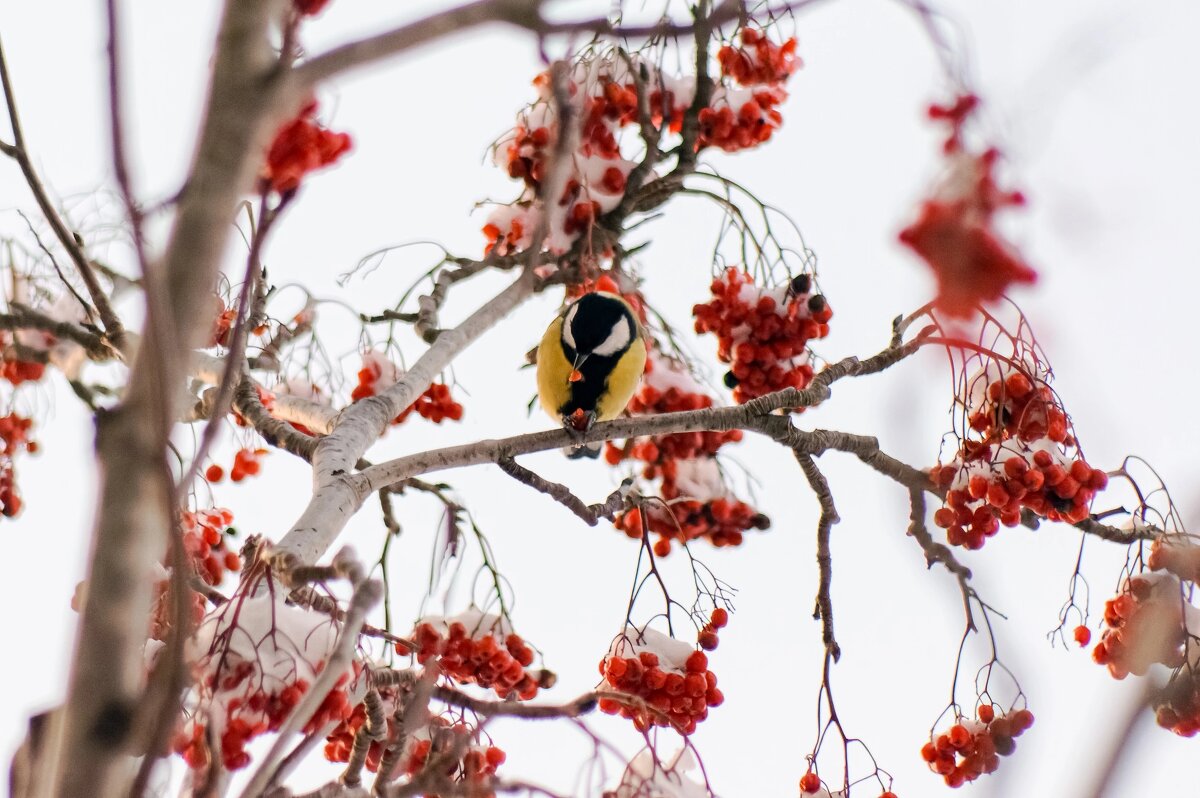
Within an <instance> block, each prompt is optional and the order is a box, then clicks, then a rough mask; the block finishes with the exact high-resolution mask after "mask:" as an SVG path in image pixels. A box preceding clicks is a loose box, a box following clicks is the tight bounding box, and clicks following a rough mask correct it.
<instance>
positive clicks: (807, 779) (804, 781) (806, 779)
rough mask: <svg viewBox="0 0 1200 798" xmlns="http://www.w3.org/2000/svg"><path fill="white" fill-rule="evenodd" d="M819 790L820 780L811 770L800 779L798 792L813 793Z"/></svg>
mask: <svg viewBox="0 0 1200 798" xmlns="http://www.w3.org/2000/svg"><path fill="white" fill-rule="evenodd" d="M819 789H821V779H820V778H818V777H817V774H816V773H813V772H812V771H811V770H810V771H808V772H807V773H805V774H804V775H803V776H801V777H800V792H807V793H815V792H816V791H817V790H819Z"/></svg>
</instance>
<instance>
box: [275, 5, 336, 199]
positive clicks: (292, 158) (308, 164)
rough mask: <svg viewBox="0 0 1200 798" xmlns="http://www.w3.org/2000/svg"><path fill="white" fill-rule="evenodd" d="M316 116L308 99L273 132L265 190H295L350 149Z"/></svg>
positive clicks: (315, 107) (314, 102)
mask: <svg viewBox="0 0 1200 798" xmlns="http://www.w3.org/2000/svg"><path fill="white" fill-rule="evenodd" d="M318 10H319V8H318ZM314 13H315V12H314ZM316 115H317V101H316V100H315V99H314V100H309V101H308V103H307V104H305V106H304V107H303V108H301V109H300V113H299V114H297V115H296V118H295V119H292V120H291V121H290V122H287V123H286V124H284V126H283V127H281V128H280V129H279V132H277V133H276V134H275V140H274V141H272V142H271V146H270V148H269V149H268V150H267V158H266V163H265V164H264V165H263V169H262V173H261V175H260V178H261V180H262V182H263V185H264V186H265V187H266V189H267V190H270V191H274V192H276V193H278V194H286V193H288V192H292V191H295V190H296V189H298V188H299V187H300V182H301V180H303V179H304V176H305V175H306V174H308V173H309V172H313V171H316V170H317V169H322V168H324V167H326V166H330V165H332V164H334V163H336V162H337V161H338V159H340V158H341V157H342V156H343V155H345V154H346V153H347V152H348V151H349V150H350V136H349V135H347V134H346V133H334V132H333V131H331V130H327V129H326V128H325V127H323V126H322V125H321V123H319V122H317V121H316V118H315V117H316Z"/></svg>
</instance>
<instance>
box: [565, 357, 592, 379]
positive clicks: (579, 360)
mask: <svg viewBox="0 0 1200 798" xmlns="http://www.w3.org/2000/svg"><path fill="white" fill-rule="evenodd" d="M587 359H588V356H587V355H581V354H576V355H575V364H574V365H573V366H571V374H570V376H569V377H567V382H579V381H580V380H582V379H583V372H582V371H580V370H579V367H580V366H582V365H583V364H584V362H585V361H586V360H587Z"/></svg>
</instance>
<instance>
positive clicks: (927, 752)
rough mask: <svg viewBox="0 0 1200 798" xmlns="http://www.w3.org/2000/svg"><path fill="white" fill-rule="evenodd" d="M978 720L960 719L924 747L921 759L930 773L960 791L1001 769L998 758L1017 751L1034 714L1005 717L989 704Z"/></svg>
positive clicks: (1024, 711) (1026, 712)
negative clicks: (960, 788) (962, 787)
mask: <svg viewBox="0 0 1200 798" xmlns="http://www.w3.org/2000/svg"><path fill="white" fill-rule="evenodd" d="M977 714H978V718H979V719H978V720H977V721H974V720H969V719H967V718H959V719H958V722H957V723H955V724H954V725H953V726H951V727H950V729H949V730H948V731H947V732H945V733H944V734H939V735H937V737H935V738H934V739H932V740H930V741H929V742H927V743H925V746H924V747H923V748H922V749H921V758H922V759H924V760H925V761H926V762H927V763H928V764H929V769H930V770H932V771H933V772H934V773H937V774H938V775H939V776H941V777H942V778H944V779H945V780H946V786H948V787H961V786H963V785H964V784H967V783H969V782H972V781H975V779H977V778H979V777H980V776H982V775H984V774H986V773H994V772H995V771H996V769H997V768H998V767H1000V757H1002V756H1008V755H1009V754H1011V753H1012V752H1013V751H1015V750H1016V747H1017V744H1016V739H1015V738H1017V737H1020V736H1021V735H1022V734H1024V733H1025V732H1026V731H1028V729H1029V727H1030V726H1032V725H1033V713H1032V712H1030V711H1029V710H1028V709H1018V710H1016V711H1014V712H1010V713H1008V714H1004V713H1003V712H1002V711H1000V710H999V709H997V708H996V707H995V706H993V705H991V704H983V705H981V706H980V707H979V710H978V713H977Z"/></svg>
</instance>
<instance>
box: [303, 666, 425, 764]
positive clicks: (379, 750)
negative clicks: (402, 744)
mask: <svg viewBox="0 0 1200 798" xmlns="http://www.w3.org/2000/svg"><path fill="white" fill-rule="evenodd" d="M377 689H378V692H379V697H380V700H381V701H382V704H383V716H384V720H385V722H386V723H387V735H386V736H385V737H384V739H382V740H372V741H371V743H370V746H369V747H368V748H367V759H366V762H365V763H364V764H365V765H366V768H367V770H369V771H370V772H372V773H375V772H377V771H378V770H379V763H380V761H381V760H382V759H383V754H384V751H385V749H386V747H387V745H388V744H389V743H390V742H392V741H394V740H396V739H397V734H398V730H397V728H396V722H395V714H396V710H397V708H398V707H397V705H396V698H397V694H396V690H395V689H394V688H391V687H381V688H377ZM366 722H367V706H366V704H365V703H359V704H357V705H355V707H354V710H353V711H352V712H351V713H350V715H349V716H348V717H346V718H343V719H342V721H341V722H340V723H338V725H337V726H335V727H334V728H333V731H331V732H330V733H329V734H328V735H327V736H326V737H325V759H327V760H328V761H330V762H349V761H350V752H351V750H352V749H353V748H354V738H355V736H356V735H357V734H358V730H359V729H360V728H362V726H363V724H365V723H366ZM418 734H420V732H418ZM416 742H417V740H409V741H407V743H408V745H409V746H410V747H411V746H412V745H413V744H414V743H416ZM424 742H428V739H425V740H424ZM406 759H407V757H406ZM401 769H402V770H403V766H402V768H401ZM408 772H415V771H408Z"/></svg>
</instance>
